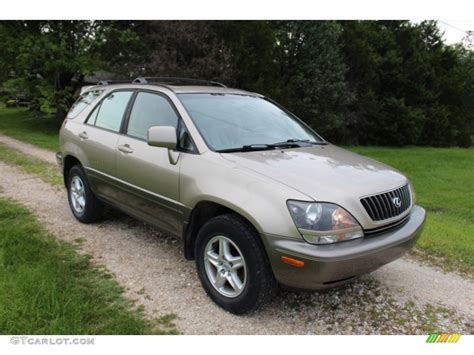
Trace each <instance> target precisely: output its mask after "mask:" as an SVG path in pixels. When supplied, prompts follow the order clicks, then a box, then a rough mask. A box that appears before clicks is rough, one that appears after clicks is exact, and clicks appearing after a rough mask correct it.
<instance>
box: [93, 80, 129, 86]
mask: <svg viewBox="0 0 474 355" xmlns="http://www.w3.org/2000/svg"><path fill="white" fill-rule="evenodd" d="M130 83H132V81H131V80H101V81H99V82H98V83H97V85H111V84H130Z"/></svg>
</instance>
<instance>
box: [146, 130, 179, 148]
mask: <svg viewBox="0 0 474 355" xmlns="http://www.w3.org/2000/svg"><path fill="white" fill-rule="evenodd" d="M147 143H148V145H151V146H153V147H161V148H168V149H175V148H176V144H177V137H176V128H174V127H171V126H153V127H150V128H149V129H148V137H147Z"/></svg>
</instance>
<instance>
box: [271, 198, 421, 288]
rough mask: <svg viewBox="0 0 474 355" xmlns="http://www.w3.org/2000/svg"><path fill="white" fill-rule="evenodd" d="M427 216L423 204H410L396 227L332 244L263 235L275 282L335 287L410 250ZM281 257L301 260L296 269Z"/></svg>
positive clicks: (288, 285)
mask: <svg viewBox="0 0 474 355" xmlns="http://www.w3.org/2000/svg"><path fill="white" fill-rule="evenodd" d="M425 219H426V212H425V210H424V209H423V208H422V207H419V206H415V207H413V209H412V211H411V212H410V215H409V217H408V219H407V221H406V222H405V223H404V224H403V225H402V226H401V227H399V228H397V229H394V230H391V231H388V232H386V233H381V234H379V235H376V236H370V237H364V238H361V239H357V240H353V241H347V242H342V243H338V244H332V245H312V244H309V243H307V242H305V241H304V240H303V239H301V240H295V239H288V238H285V237H281V236H275V235H268V234H265V235H263V238H264V243H265V245H266V249H267V253H268V256H269V259H270V263H271V265H272V269H273V273H274V275H275V277H276V279H277V281H278V282H279V283H280V284H282V285H283V286H287V287H290V288H298V289H308V290H312V289H313V290H314V289H323V288H328V287H334V286H337V285H340V284H342V283H344V282H347V281H349V280H351V279H352V278H354V277H356V276H359V275H361V274H364V273H367V272H371V271H373V270H375V269H377V268H379V267H381V266H382V265H385V264H387V263H389V262H391V261H393V260H395V259H398V258H400V257H401V256H402V255H403V254H405V253H406V252H407V251H408V250H410V249H411V247H412V246H413V244H414V243H415V241H416V240H417V238H418V237H419V235H420V233H421V230H422V229H423V225H424V222H425ZM282 256H289V257H293V258H296V259H299V260H302V261H304V263H305V264H304V267H302V268H297V267H294V266H291V265H288V264H285V263H283V262H281V257H282Z"/></svg>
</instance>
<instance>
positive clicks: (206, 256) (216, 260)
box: [195, 214, 277, 314]
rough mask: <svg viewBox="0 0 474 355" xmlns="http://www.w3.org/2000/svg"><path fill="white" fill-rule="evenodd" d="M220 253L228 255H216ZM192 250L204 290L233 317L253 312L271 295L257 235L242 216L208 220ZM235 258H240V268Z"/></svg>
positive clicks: (271, 285) (271, 284) (270, 276)
mask: <svg viewBox="0 0 474 355" xmlns="http://www.w3.org/2000/svg"><path fill="white" fill-rule="evenodd" d="M221 243H222V244H221ZM226 243H227V244H226ZM226 245H227V246H228V248H227V247H226ZM221 250H227V251H228V252H227V253H219V252H220V251H221ZM195 251H196V253H195V255H196V266H197V272H198V275H199V278H200V280H201V283H202V286H203V288H204V290H205V291H206V293H207V294H208V295H209V297H210V298H211V299H212V300H213V301H214V302H215V303H216V304H217V305H219V306H220V307H222V308H223V309H225V310H226V311H228V312H230V313H234V314H244V313H248V312H251V311H254V310H256V309H258V308H259V307H261V306H263V305H264V304H266V303H268V302H269V301H270V300H271V298H272V297H273V295H274V294H275V291H276V288H277V283H276V280H275V278H274V276H273V273H272V270H271V267H270V264H269V262H268V258H267V255H266V253H265V250H264V247H263V245H262V242H261V240H260V236H259V235H258V234H257V232H256V231H255V230H254V229H253V228H252V226H251V225H249V223H248V222H247V221H246V220H244V219H243V218H242V217H240V216H238V215H235V214H225V215H220V216H217V217H214V218H212V219H210V220H209V221H208V222H207V223H205V224H204V226H202V228H201V229H200V230H199V232H198V235H197V240H196V249H195ZM222 254H225V255H227V258H226V257H225V255H224V256H223V255H222ZM238 255H241V256H242V257H243V266H240V264H242V263H241V262H239V259H238ZM229 260H230V261H231V262H229ZM216 264H217V265H216ZM219 264H220V265H219ZM234 268H237V269H234ZM235 276H236V277H237V278H236V277H235ZM223 279H225V281H223ZM237 280H240V281H241V282H240V283H239V282H238V281H237ZM222 282H224V284H223V285H222V287H220V288H218V287H219V286H220V285H221V284H222ZM235 286H237V288H236V287H235ZM238 286H241V288H240V289H239V287H238Z"/></svg>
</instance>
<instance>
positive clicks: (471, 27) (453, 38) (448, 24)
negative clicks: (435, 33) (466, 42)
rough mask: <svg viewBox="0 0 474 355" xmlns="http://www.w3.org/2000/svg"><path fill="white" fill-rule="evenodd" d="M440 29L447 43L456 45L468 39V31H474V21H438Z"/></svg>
mask: <svg viewBox="0 0 474 355" xmlns="http://www.w3.org/2000/svg"><path fill="white" fill-rule="evenodd" d="M438 27H439V28H440V29H441V31H442V32H444V39H445V41H446V43H447V44H454V43H458V42H461V40H462V39H463V38H464V37H466V31H474V21H464V20H438Z"/></svg>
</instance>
